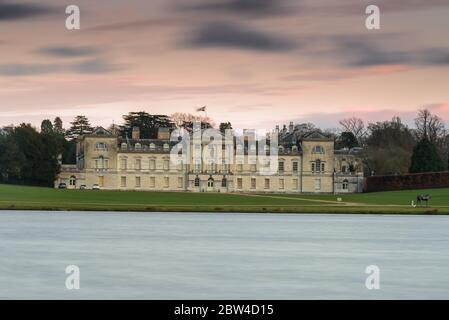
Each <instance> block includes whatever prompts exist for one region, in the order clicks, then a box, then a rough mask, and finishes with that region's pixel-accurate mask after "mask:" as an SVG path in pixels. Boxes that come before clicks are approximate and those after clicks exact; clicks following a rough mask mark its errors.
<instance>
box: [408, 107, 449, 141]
mask: <svg viewBox="0 0 449 320" xmlns="http://www.w3.org/2000/svg"><path fill="white" fill-rule="evenodd" d="M415 126H416V129H415V134H416V138H417V139H418V140H422V139H429V141H431V142H432V143H437V142H438V140H439V139H440V138H442V137H444V136H445V133H446V132H445V128H444V123H443V120H442V119H441V118H440V117H438V116H437V115H433V114H432V113H431V112H430V111H429V110H427V109H423V110H419V112H418V117H417V118H416V119H415Z"/></svg>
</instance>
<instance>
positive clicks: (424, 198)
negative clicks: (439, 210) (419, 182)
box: [416, 194, 432, 207]
mask: <svg viewBox="0 0 449 320" xmlns="http://www.w3.org/2000/svg"><path fill="white" fill-rule="evenodd" d="M430 199H432V197H431V196H430V195H429V194H419V195H417V196H416V204H418V205H421V203H422V202H423V201H425V202H426V207H427V206H428V202H429V200H430Z"/></svg>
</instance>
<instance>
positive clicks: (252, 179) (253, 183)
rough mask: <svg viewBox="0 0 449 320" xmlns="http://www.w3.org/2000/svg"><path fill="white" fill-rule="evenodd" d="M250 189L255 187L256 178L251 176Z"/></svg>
mask: <svg viewBox="0 0 449 320" xmlns="http://www.w3.org/2000/svg"><path fill="white" fill-rule="evenodd" d="M251 189H256V178H251Z"/></svg>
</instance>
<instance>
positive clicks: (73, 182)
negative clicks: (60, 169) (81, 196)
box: [69, 176, 76, 186]
mask: <svg viewBox="0 0 449 320" xmlns="http://www.w3.org/2000/svg"><path fill="white" fill-rule="evenodd" d="M69 185H71V186H76V177H75V176H71V177H70V180H69Z"/></svg>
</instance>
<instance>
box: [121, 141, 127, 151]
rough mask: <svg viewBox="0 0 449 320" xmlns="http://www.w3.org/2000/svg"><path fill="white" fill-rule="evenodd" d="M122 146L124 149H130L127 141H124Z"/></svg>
mask: <svg viewBox="0 0 449 320" xmlns="http://www.w3.org/2000/svg"><path fill="white" fill-rule="evenodd" d="M121 148H122V150H126V149H128V145H127V144H126V142H123V143H122V146H121Z"/></svg>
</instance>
